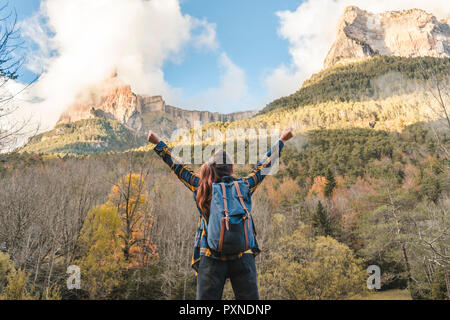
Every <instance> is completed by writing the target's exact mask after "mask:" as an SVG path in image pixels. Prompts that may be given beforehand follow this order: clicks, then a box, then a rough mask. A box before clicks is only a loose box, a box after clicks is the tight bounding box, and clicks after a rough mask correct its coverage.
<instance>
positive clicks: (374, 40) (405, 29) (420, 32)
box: [324, 6, 450, 68]
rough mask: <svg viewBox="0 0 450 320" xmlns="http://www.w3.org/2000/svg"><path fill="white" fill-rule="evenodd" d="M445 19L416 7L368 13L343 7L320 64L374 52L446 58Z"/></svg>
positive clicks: (448, 32) (448, 33) (449, 52)
mask: <svg viewBox="0 0 450 320" xmlns="http://www.w3.org/2000/svg"><path fill="white" fill-rule="evenodd" d="M449 42H450V27H449V19H447V21H438V20H437V19H436V17H435V16H433V15H432V14H429V13H427V12H425V11H423V10H420V9H411V10H407V11H402V12H399V11H389V12H385V13H381V14H372V13H369V12H367V11H364V10H361V9H359V8H357V7H353V6H352V7H347V8H346V10H345V12H344V15H343V17H342V18H341V21H340V23H339V27H338V34H337V39H336V41H335V43H334V44H333V46H332V47H331V50H330V51H329V53H328V55H327V57H326V59H325V63H324V66H325V68H328V67H331V66H333V65H334V64H336V63H338V62H344V63H345V62H351V61H355V60H358V59H363V58H367V57H372V56H376V55H389V56H401V57H418V56H431V57H450V44H449Z"/></svg>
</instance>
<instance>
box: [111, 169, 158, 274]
mask: <svg viewBox="0 0 450 320" xmlns="http://www.w3.org/2000/svg"><path fill="white" fill-rule="evenodd" d="M109 202H110V203H111V204H112V205H113V206H114V207H115V208H116V210H117V212H118V213H119V216H120V217H121V219H122V233H121V235H120V237H121V239H122V248H123V253H124V257H125V260H126V261H127V262H128V264H129V266H144V265H147V264H148V263H149V262H150V261H151V259H152V258H153V257H155V256H157V253H156V246H155V245H154V244H153V243H152V241H151V229H152V226H153V216H152V214H151V206H150V204H151V203H150V200H149V199H148V192H147V190H146V188H145V181H144V178H143V176H142V175H140V174H136V173H130V174H127V175H125V176H124V177H122V178H120V179H119V180H118V181H117V183H116V184H115V185H114V186H113V188H112V190H111V193H110V195H109Z"/></svg>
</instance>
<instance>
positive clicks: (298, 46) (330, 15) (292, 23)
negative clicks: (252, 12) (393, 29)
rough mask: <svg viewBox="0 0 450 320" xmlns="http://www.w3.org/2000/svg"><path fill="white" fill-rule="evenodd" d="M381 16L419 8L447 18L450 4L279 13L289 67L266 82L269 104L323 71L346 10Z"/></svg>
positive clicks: (308, 6)
mask: <svg viewBox="0 0 450 320" xmlns="http://www.w3.org/2000/svg"><path fill="white" fill-rule="evenodd" d="M350 5H354V6H358V7H360V8H361V9H363V10H367V11H369V12H373V13H380V12H384V11H390V10H405V9H411V8H420V9H423V10H426V11H428V12H431V13H433V14H434V15H436V16H437V17H438V18H445V17H447V16H448V15H449V13H450V4H449V2H446V1H442V0H428V1H423V0H408V1H405V0H377V1H373V0H307V1H305V2H303V3H302V4H301V5H299V6H298V8H297V9H296V10H295V11H280V12H277V13H276V14H277V16H278V17H279V19H280V26H279V29H278V33H279V35H280V36H281V37H282V38H284V39H286V40H287V41H288V42H289V53H290V54H291V57H292V62H291V64H290V65H288V66H286V65H285V64H283V65H281V66H279V67H278V68H277V69H275V70H273V71H272V72H271V73H269V75H267V76H266V78H265V85H266V87H267V90H268V98H267V101H272V100H273V99H276V98H279V97H281V96H285V95H289V94H291V93H294V92H295V91H296V90H298V89H299V88H300V86H301V84H302V83H303V81H305V80H306V79H308V78H309V77H310V76H311V75H312V74H313V73H316V72H319V71H320V70H321V69H322V68H323V62H324V60H325V57H326V55H327V53H328V50H329V49H330V48H331V45H332V44H333V41H334V40H335V37H336V32H337V26H338V23H339V19H340V17H341V16H342V14H343V12H344V9H345V8H346V7H347V6H350Z"/></svg>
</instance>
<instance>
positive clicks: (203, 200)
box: [195, 150, 233, 212]
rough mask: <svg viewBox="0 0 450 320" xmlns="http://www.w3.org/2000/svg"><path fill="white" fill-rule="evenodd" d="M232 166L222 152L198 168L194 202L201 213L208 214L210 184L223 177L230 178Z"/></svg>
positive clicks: (228, 158) (229, 159)
mask: <svg viewBox="0 0 450 320" xmlns="http://www.w3.org/2000/svg"><path fill="white" fill-rule="evenodd" d="M232 173H233V164H232V161H231V158H230V157H229V156H228V154H227V153H226V152H225V151H224V150H219V151H217V152H216V153H215V154H214V155H213V156H212V157H211V159H210V160H209V161H208V162H205V163H204V164H203V165H202V167H201V168H200V185H199V187H198V189H197V196H196V198H195V201H196V202H197V206H198V207H199V208H200V210H201V211H202V212H209V207H210V205H211V195H212V184H213V183H214V182H219V181H220V180H222V178H223V177H225V176H231V174H232Z"/></svg>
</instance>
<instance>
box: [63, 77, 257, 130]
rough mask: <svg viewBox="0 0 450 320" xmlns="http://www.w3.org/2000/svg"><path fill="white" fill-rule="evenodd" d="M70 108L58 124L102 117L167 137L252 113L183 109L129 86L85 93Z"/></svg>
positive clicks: (238, 118) (133, 128)
mask: <svg viewBox="0 0 450 320" xmlns="http://www.w3.org/2000/svg"><path fill="white" fill-rule="evenodd" d="M88 96H89V98H88V99H86V98H85V99H81V101H83V102H78V103H75V104H73V105H72V106H70V107H69V108H68V109H67V110H66V111H65V112H64V113H63V114H62V115H61V117H60V119H59V121H58V124H61V123H68V122H75V121H78V120H81V119H87V118H93V117H103V118H106V119H113V120H117V121H119V122H120V123H122V124H124V125H125V126H126V127H128V128H129V129H131V130H133V131H135V132H137V133H140V134H145V133H146V132H147V131H148V130H149V129H150V128H151V129H152V130H155V131H157V132H159V133H160V134H163V135H165V136H166V137H168V136H170V134H171V132H172V131H173V130H175V129H187V128H191V127H193V126H194V125H195V124H196V123H198V122H201V124H207V123H210V122H216V121H221V122H227V121H236V120H241V119H245V118H249V117H251V116H253V115H254V114H256V112H255V111H244V112H236V113H229V114H220V113H217V112H209V111H197V110H184V109H181V108H177V107H173V106H170V105H167V104H166V103H165V101H164V100H163V98H162V97H161V96H142V95H137V94H135V93H133V92H132V90H131V87H130V86H123V85H122V86H118V87H115V88H112V89H110V90H109V91H107V92H104V93H103V94H101V95H100V96H99V95H98V94H93V93H92V94H89V95H88Z"/></svg>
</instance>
